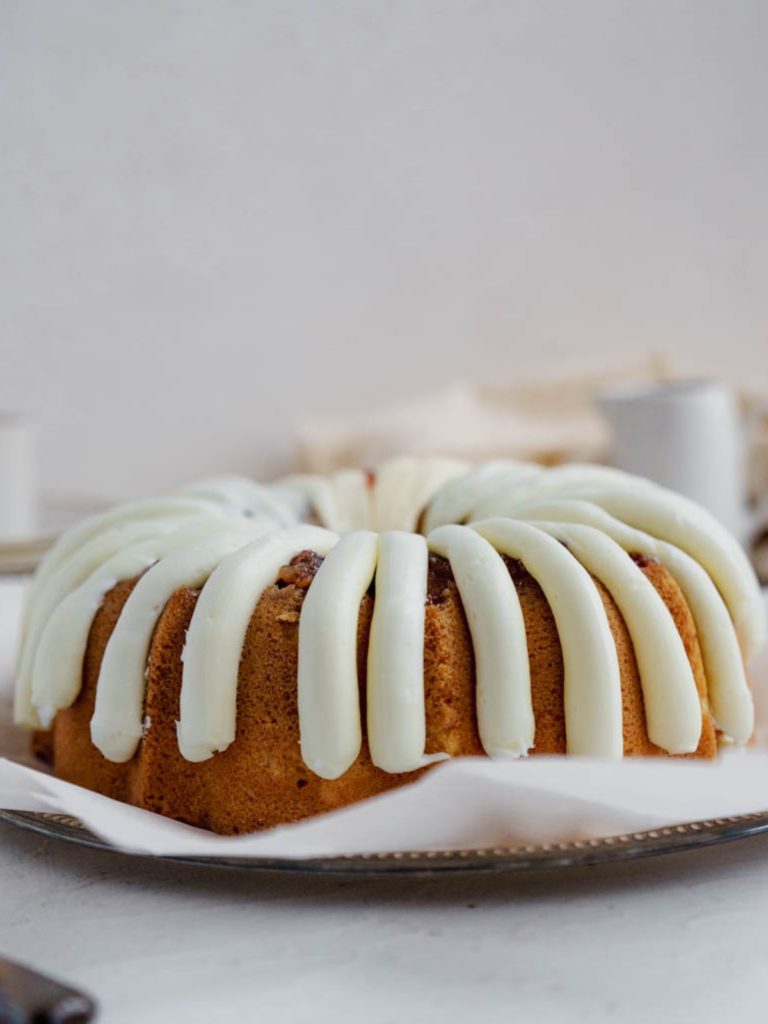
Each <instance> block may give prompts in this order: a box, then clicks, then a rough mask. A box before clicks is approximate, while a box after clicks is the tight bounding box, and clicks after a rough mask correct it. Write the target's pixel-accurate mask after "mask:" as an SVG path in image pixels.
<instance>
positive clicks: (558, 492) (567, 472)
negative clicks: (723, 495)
mask: <svg viewBox="0 0 768 1024" xmlns="http://www.w3.org/2000/svg"><path fill="white" fill-rule="evenodd" d="M551 498H583V499H585V500H587V501H591V502H593V503H594V504H596V505H599V506H600V507H601V508H604V509H605V510H606V511H607V512H609V513H610V514H611V515H613V516H615V517H616V518H617V519H621V520H622V521H623V522H625V523H627V524H629V525H630V526H635V527H637V528H638V529H640V530H645V531H647V532H648V533H651V534H653V535H654V536H656V537H658V538H660V539H661V540H665V541H667V542H669V543H671V544H674V545H675V546H676V547H679V548H681V549H682V550H683V551H686V552H687V553H688V554H689V555H691V557H693V558H695V559H696V561H697V562H699V563H700V564H701V565H702V566H703V567H704V568H705V569H706V570H707V572H708V573H709V574H710V576H711V577H712V579H713V580H714V582H715V584H716V585H717V587H718V589H719V590H720V592H721V594H722V595H723V598H724V599H725V602H726V604H727V605H728V608H729V610H730V613H731V618H732V619H733V621H734V623H735V626H736V631H737V633H738V634H739V636H740V638H741V640H742V646H743V649H744V652H745V655H746V656H747V657H751V656H752V655H753V654H754V653H756V651H757V650H758V649H759V648H760V646H761V645H762V643H763V641H764V639H765V629H766V625H765V613H764V609H763V602H762V597H761V594H760V585H759V583H758V582H757V577H756V576H755V572H754V570H753V568H752V565H751V563H750V561H749V559H748V557H747V555H746V552H745V551H744V550H743V548H742V547H741V545H740V544H739V543H738V541H737V540H736V539H735V538H734V537H733V536H732V535H731V534H730V533H729V532H728V531H727V530H726V529H725V527H724V526H721V524H720V523H719V522H718V521H717V520H716V519H715V518H714V516H712V515H710V514H709V512H707V511H706V510H705V509H703V508H701V507H700V506H698V505H696V504H695V503H694V502H692V501H690V500H689V499H687V498H684V497H683V496H682V495H679V494H675V493H674V492H672V491H668V490H666V489H665V488H662V487H658V486H656V485H655V484H652V483H650V482H649V481H648V480H643V479H641V478H640V477H633V476H630V475H629V474H627V473H622V472H620V471H619V470H616V469H608V468H606V467H600V466H564V467H561V468H558V469H553V470H550V471H549V472H548V473H546V474H543V475H542V476H540V477H536V478H534V479H533V480H531V481H529V482H524V483H523V484H522V485H521V486H520V487H516V488H508V489H506V490H504V491H503V492H502V493H499V494H497V495H495V496H494V497H493V498H492V499H489V500H488V501H486V502H484V503H482V504H481V505H480V506H478V507H477V508H476V509H475V515H476V516H478V517H484V516H498V515H504V516H514V517H517V516H518V515H519V514H520V509H521V508H522V507H524V506H525V505H526V504H533V503H535V502H540V501H543V500H547V499H551Z"/></svg>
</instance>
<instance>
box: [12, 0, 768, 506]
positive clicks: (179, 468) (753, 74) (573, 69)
mask: <svg viewBox="0 0 768 1024" xmlns="http://www.w3.org/2000/svg"><path fill="white" fill-rule="evenodd" d="M766 39H768V5H766V4H765V3H763V2H762V0H731V2H727V3H726V2H724V0H690V2H675V0H644V2H642V3H638V2H636V0H635V2H620V0H586V2H585V0H582V2H579V3H571V2H568V0H561V2H557V3H553V2H545V0H544V2H543V0H518V2H512V0H475V2H473V0H416V2H414V0H407V2H403V0H335V2H334V0H330V2H324V3H315V2H311V0H304V2H296V0H294V2H290V0H269V2H268V0H260V2H255V0H254V2H237V0H230V2H222V0H218V2H206V3H200V2H190V0H183V2H182V0H179V2H170V0H132V2H131V3H121V2H118V0H67V2H66V3H60V2H58V0H0V140H1V141H0V232H1V238H2V243H1V245H0V259H1V260H2V266H1V268H0V308H2V373H1V374H0V407H3V408H6V409H17V410H23V411H26V412H29V413H32V414H33V415H34V416H36V417H38V418H39V420H40V421H41V423H42V428H43V434H42V438H43V449H42V458H43V464H42V470H43V481H44V485H45V487H46V489H47V490H49V491H54V492H59V493H62V492H64V493H67V492H71V493H77V492H84V493H89V494H94V495H104V496H109V497H115V498H119V497H124V496H128V495H130V494H134V493H138V492H147V491H152V490H164V489H167V488H168V487H169V486H170V485H171V484H174V483H176V482H179V481H181V480H183V479H185V478H187V477H191V476H194V475H197V474H201V473H207V472H211V471H226V470H240V471H247V472H253V473H257V474H262V475H265V476H268V475H271V474H273V473H275V472H278V471H280V470H282V469H284V468H286V467H287V466H288V465H289V463H290V460H291V455H292V436H291V425H292V423H293V421H294V420H295V418H296V416H297V415H298V414H300V413H306V412H322V411H331V410H351V411H352V410H360V409H364V408H367V407H369V406H371V405H373V404H375V403H378V402H383V401H391V400H392V399H394V398H398V397H407V396H410V395H415V394H417V393H419V392H421V391H423V390H424V389H425V388H431V387H437V386H441V385H443V384H445V383H448V382H450V381H453V380H457V379H461V378H463V377H465V376H467V375H477V376H480V377H485V378H488V377H498V378H503V377H514V376H515V374H517V373H519V372H520V371H521V368H523V367H525V366H528V365H530V364H531V363H535V364H539V365H540V364H541V362H542V360H543V361H545V362H547V361H548V362H549V363H550V364H551V365H552V366H558V367H559V366H561V365H562V363H563V362H564V361H567V362H568V363H569V364H571V365H573V363H574V362H575V361H578V359H579V357H580V356H581V355H582V354H584V353H601V352H605V353H608V352H610V353H612V354H613V355H614V356H615V355H616V353H617V352H619V351H626V352H627V353H642V352H646V351H649V350H656V351H661V352H664V351H666V352H668V353H672V354H673V355H676V356H678V357H680V358H683V359H685V360H686V361H687V363H688V364H693V365H699V364H701V365H702V366H707V367H709V366H712V365H713V364H714V365H718V366H722V367H725V370H726V372H727V373H732V374H733V376H735V377H739V378H745V377H746V378H748V377H750V376H754V375H756V374H764V375H766V376H768V341H767V336H768V287H766V272H768V187H767V185H766V183H768V132H767V131H766V122H765V110H766V99H767V98H768V60H766Z"/></svg>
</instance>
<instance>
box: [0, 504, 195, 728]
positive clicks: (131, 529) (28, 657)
mask: <svg viewBox="0 0 768 1024" xmlns="http://www.w3.org/2000/svg"><path fill="white" fill-rule="evenodd" d="M210 508H211V506H210V505H208V506H207V510H210ZM183 521H184V520H180V519H179V517H178V516H164V517H163V516H157V517H156V518H151V519H137V520H133V521H131V520H128V521H122V522H121V521H119V520H117V521H116V522H115V523H114V524H111V525H109V526H108V527H107V528H106V529H103V530H100V531H94V532H93V533H91V534H90V539H89V540H86V542H85V543H84V544H82V545H76V546H75V547H74V548H73V549H72V550H71V551H70V553H69V554H68V555H66V556H64V557H62V558H60V559H58V560H57V564H56V565H55V567H54V568H53V569H52V570H50V571H49V572H47V573H46V575H45V578H44V579H43V580H42V581H41V582H40V583H39V584H38V585H37V586H36V587H35V593H34V601H33V602H32V603H31V604H30V612H29V616H28V619H27V628H26V635H25V637H24V643H23V645H22V648H21V654H20V657H19V667H18V671H17V680H16V696H15V701H14V720H15V721H16V722H17V723H19V724H21V725H26V726H29V727H30V728H39V727H40V724H41V723H40V720H39V718H38V716H37V712H36V711H35V708H34V706H33V704H32V669H33V665H34V660H35V657H36V654H37V647H38V644H39V642H40V637H41V636H42V634H43V630H44V629H45V626H46V624H47V623H48V620H49V619H50V617H51V615H52V614H53V612H54V610H55V609H56V607H57V606H58V605H59V604H60V603H61V602H62V601H63V600H64V598H65V597H66V596H67V595H68V594H70V593H71V592H72V591H73V590H75V589H76V588H77V587H79V586H80V585H81V584H82V583H83V582H84V581H85V580H86V579H87V578H88V577H89V576H90V575H91V573H93V572H94V571H95V570H96V569H98V567H99V566H100V565H102V564H103V563H104V562H105V561H106V560H107V559H109V558H111V557H112V556H113V555H115V554H117V552H119V551H122V550H123V549H124V548H125V547H128V546H130V545H131V544H134V543H136V542H137V541H141V540H150V539H152V538H153V537H159V536H162V535H163V534H165V533H170V532H172V531H173V530H176V529H178V528H179V526H180V525H181V523H182V522H183ZM187 521H188V520H187Z"/></svg>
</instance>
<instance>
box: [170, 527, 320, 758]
mask: <svg viewBox="0 0 768 1024" xmlns="http://www.w3.org/2000/svg"><path fill="white" fill-rule="evenodd" d="M337 540H338V537H337V535H336V534H335V533H331V532H330V531H328V530H324V529H322V528H321V527H319V526H296V527H293V528H292V529H290V530H285V531H282V532H281V533H278V534H272V535H269V536H267V537H262V538H260V539H259V540H256V541H254V542H253V543H252V544H248V545H247V546H246V547H243V548H241V549H240V550H239V551H238V552H237V553H236V554H234V555H230V557H228V558H226V559H225V560H224V561H222V562H221V564H220V565H219V566H218V568H216V569H215V570H214V572H213V573H212V574H211V576H210V578H209V579H208V582H207V583H206V585H205V587H204V588H203V590H202V593H201V594H200V597H199V598H198V601H197V605H196V607H195V610H194V613H193V615H192V621H191V622H190V625H189V630H188V631H187V640H186V644H185V647H184V672H183V677H182V686H181V716H180V721H179V725H178V737H179V749H180V750H181V753H182V755H183V756H184V757H185V758H186V759H187V760H188V761H203V760H205V759H206V758H208V757H211V755H212V754H213V753H215V752H216V751H220V750H226V748H227V747H228V746H229V744H230V743H231V742H232V740H233V739H234V738H235V724H236V723H235V712H236V706H237V677H238V672H239V667H240V657H241V653H242V649H243V644H244V642H245V635H246V632H247V630H248V624H249V622H250V621H251V616H252V615H253V612H254V609H255V608H256V605H257V604H258V603H259V599H260V598H261V595H262V593H263V592H264V590H265V589H266V588H267V587H268V586H270V585H271V584H272V583H274V582H275V579H276V577H277V574H278V572H279V571H280V568H281V567H282V566H283V565H285V564H286V563H287V562H289V561H290V560H291V559H292V558H294V557H295V556H296V555H298V554H299V552H300V551H304V550H306V549H309V550H312V551H315V552H317V553H318V554H321V555H324V554H326V553H327V552H328V551H329V550H330V549H331V548H332V547H333V545H334V544H335V543H336V541H337Z"/></svg>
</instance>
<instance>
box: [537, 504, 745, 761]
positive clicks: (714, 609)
mask: <svg viewBox="0 0 768 1024" xmlns="http://www.w3.org/2000/svg"><path fill="white" fill-rule="evenodd" d="M519 514H520V515H521V516H522V517H523V518H525V519H551V520H553V521H555V522H560V523H563V522H569V523H583V524H585V525H588V526H594V527H596V528H597V529H599V530H601V531H602V532H603V533H604V534H605V535H606V536H608V537H611V539H612V540H614V541H616V543H617V544H620V545H621V546H622V548H623V549H624V550H625V551H627V552H630V553H641V554H645V555H648V556H649V557H653V558H656V559H658V561H659V562H660V564H661V565H663V566H664V568H665V569H666V570H667V571H668V572H669V573H670V575H671V576H672V577H673V579H674V580H675V581H676V583H677V585H678V586H679V587H680V590H681V591H682V594H683V597H684V598H685V602H686V604H687V605H688V607H689V609H690V612H691V615H692V616H693V620H694V623H695V624H696V633H697V635H698V640H699V647H700V648H701V656H702V661H703V663H704V673H705V675H706V678H707V690H708V693H709V702H710V706H711V709H712V716H713V718H714V720H715V724H716V725H717V727H718V728H719V729H721V730H722V731H723V732H724V733H725V734H726V736H727V737H728V738H729V739H730V740H731V741H732V742H733V743H735V744H736V745H739V746H742V745H743V744H745V743H746V742H747V741H748V740H749V738H750V737H751V735H752V733H753V731H754V728H755V710H754V702H753V700H752V693H751V691H750V689H749V683H748V682H747V677H746V673H745V671H744V661H743V658H742V656H741V650H740V648H739V644H738V640H737V638H736V633H735V632H734V629H733V624H732V622H731V618H730V615H729V612H728V609H727V607H726V605H725V602H724V601H723V599H722V597H721V595H720V592H719V591H718V589H717V587H716V586H715V585H714V583H713V582H712V580H711V579H710V577H709V575H708V574H707V572H706V570H704V569H702V567H701V566H700V565H699V563H698V562H696V561H695V560H694V559H693V558H691V556H690V555H688V554H686V553H685V552H684V551H681V550H680V549H679V548H676V547H675V546H674V545H672V544H668V543H667V542H666V541H661V540H658V539H657V538H655V537H651V536H650V535H649V534H647V533H643V532H642V531H640V530H637V529H635V528H634V527H632V526H627V525H626V524H625V523H622V522H621V521H620V520H618V519H615V518H614V517H613V516H611V515H609V514H608V513H607V512H606V511H605V510H604V509H602V508H599V507H598V506H597V505H593V504H591V503H590V502H586V501H579V500H567V499H561V500H554V501H550V502H546V503H543V504H541V505H534V506H526V507H524V508H522V509H521V510H520V513H519Z"/></svg>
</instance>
